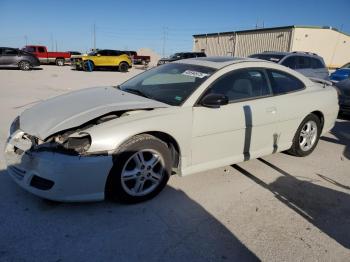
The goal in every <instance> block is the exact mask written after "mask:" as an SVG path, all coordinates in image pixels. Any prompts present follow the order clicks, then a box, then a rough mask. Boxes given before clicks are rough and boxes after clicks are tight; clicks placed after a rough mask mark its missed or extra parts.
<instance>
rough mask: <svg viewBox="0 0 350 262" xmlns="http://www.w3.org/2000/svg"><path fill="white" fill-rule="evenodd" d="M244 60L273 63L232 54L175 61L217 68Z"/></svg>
mask: <svg viewBox="0 0 350 262" xmlns="http://www.w3.org/2000/svg"><path fill="white" fill-rule="evenodd" d="M242 62H263V63H272V62H269V61H265V60H261V59H255V58H243V57H232V56H207V57H197V58H189V59H183V60H178V61H174V62H173V63H180V64H193V65H199V66H206V67H211V68H215V69H221V68H223V67H225V66H228V65H232V64H237V63H242Z"/></svg>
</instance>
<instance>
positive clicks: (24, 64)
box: [18, 61, 30, 71]
mask: <svg viewBox="0 0 350 262" xmlns="http://www.w3.org/2000/svg"><path fill="white" fill-rule="evenodd" d="M18 67H19V69H21V70H22V71H28V70H30V63H29V62H28V61H21V62H19V63H18Z"/></svg>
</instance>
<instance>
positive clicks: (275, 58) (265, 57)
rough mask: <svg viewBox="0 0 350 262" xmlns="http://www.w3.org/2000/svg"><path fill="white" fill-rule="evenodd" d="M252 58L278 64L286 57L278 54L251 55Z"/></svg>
mask: <svg viewBox="0 0 350 262" xmlns="http://www.w3.org/2000/svg"><path fill="white" fill-rule="evenodd" d="M250 57H251V58H257V59H262V60H267V61H271V62H275V63H278V62H279V61H281V60H282V58H283V57H285V55H278V54H256V55H251V56H250Z"/></svg>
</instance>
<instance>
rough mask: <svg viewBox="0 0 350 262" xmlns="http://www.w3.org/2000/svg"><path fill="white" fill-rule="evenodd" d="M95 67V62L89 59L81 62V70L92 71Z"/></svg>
mask: <svg viewBox="0 0 350 262" xmlns="http://www.w3.org/2000/svg"><path fill="white" fill-rule="evenodd" d="M94 69H95V64H94V62H92V61H91V60H88V61H85V62H84V63H83V70H84V71H86V72H92V71H94Z"/></svg>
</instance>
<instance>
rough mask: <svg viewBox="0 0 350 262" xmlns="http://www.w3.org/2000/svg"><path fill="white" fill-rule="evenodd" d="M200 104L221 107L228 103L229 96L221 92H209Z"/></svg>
mask: <svg viewBox="0 0 350 262" xmlns="http://www.w3.org/2000/svg"><path fill="white" fill-rule="evenodd" d="M200 104H201V105H202V106H205V107H209V108H219V107H220V106H223V105H227V104H228V97H227V96H225V95H221V94H207V95H205V96H204V97H203V98H202V101H201V103H200Z"/></svg>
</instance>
